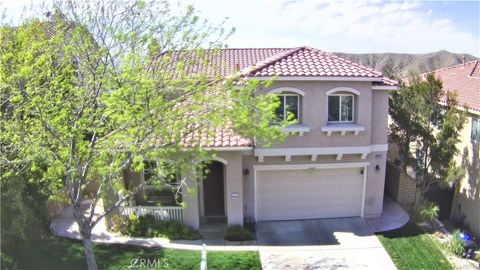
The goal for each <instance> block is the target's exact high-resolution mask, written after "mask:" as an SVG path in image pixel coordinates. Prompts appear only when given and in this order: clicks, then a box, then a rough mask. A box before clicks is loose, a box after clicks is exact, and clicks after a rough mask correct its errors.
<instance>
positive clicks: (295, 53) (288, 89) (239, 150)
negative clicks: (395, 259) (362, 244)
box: [122, 47, 398, 228]
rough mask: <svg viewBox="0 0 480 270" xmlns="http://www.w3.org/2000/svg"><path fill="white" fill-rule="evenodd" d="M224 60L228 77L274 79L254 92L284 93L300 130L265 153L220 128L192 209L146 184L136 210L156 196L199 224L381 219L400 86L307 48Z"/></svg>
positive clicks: (249, 52) (236, 52)
mask: <svg viewBox="0 0 480 270" xmlns="http://www.w3.org/2000/svg"><path fill="white" fill-rule="evenodd" d="M217 57H220V58H221V59H222V61H225V63H226V64H227V65H226V66H227V68H226V71H225V74H226V75H228V73H232V72H236V71H238V70H244V71H246V74H245V75H246V76H245V78H246V79H247V80H248V79H254V80H267V79H268V80H269V79H271V78H272V77H275V78H276V79H275V81H274V83H273V84H272V85H271V86H269V87H268V88H266V89H259V90H258V92H257V94H259V95H262V94H276V95H278V97H279V98H280V101H281V106H280V108H279V109H278V111H277V115H278V117H279V118H280V119H281V118H282V117H285V115H286V114H287V112H289V113H291V114H293V115H294V116H295V118H296V119H297V120H298V124H295V125H292V126H289V127H286V128H284V132H286V133H288V136H287V138H286V139H285V141H283V142H282V143H278V144H275V145H273V146H271V147H268V148H267V147H263V146H262V145H260V144H258V143H256V142H255V141H253V140H251V139H249V138H243V137H241V136H239V135H237V134H235V133H234V132H233V131H232V130H230V129H225V130H216V132H215V136H214V137H213V138H202V139H201V142H202V145H201V146H202V147H204V148H207V149H212V150H215V151H217V153H218V154H217V156H218V157H217V158H216V160H214V161H213V162H211V163H210V165H209V168H208V169H209V170H208V171H209V173H208V174H207V175H206V176H205V178H204V179H203V180H202V181H195V179H191V180H190V181H191V183H192V184H194V185H197V183H198V188H197V191H196V192H195V193H194V194H191V193H190V194H187V193H185V194H183V195H182V196H183V197H182V200H183V202H185V203H186V207H185V208H183V209H182V208H181V207H179V206H175V204H174V200H173V199H172V194H168V192H163V193H162V192H161V191H160V192H157V193H154V192H150V191H149V187H146V188H145V189H144V191H143V193H141V194H140V195H139V196H137V198H136V201H135V202H133V204H136V205H137V207H140V206H138V205H141V204H148V200H149V199H148V198H149V196H150V197H151V198H153V199H152V200H154V201H157V202H158V201H161V202H162V207H159V209H160V208H161V209H160V210H161V211H163V212H164V213H167V214H168V215H170V216H174V217H176V219H179V220H182V222H183V223H185V224H187V225H190V226H192V227H194V228H199V227H200V225H201V224H203V223H205V222H208V221H209V220H216V221H217V222H218V221H224V222H225V223H228V224H243V223H244V222H257V221H267V220H295V219H317V218H335V217H378V216H380V215H381V213H382V205H383V198H384V184H385V167H386V153H387V148H388V145H387V117H388V95H389V91H391V90H396V89H397V88H398V87H397V84H396V82H395V81H392V80H389V79H387V78H385V77H383V75H382V74H381V73H380V72H378V71H375V70H373V69H371V68H369V67H365V66H362V65H359V64H356V63H352V62H350V61H348V60H346V59H343V58H341V57H338V56H336V55H334V54H330V53H326V52H323V51H320V50H317V49H314V48H309V47H298V48H245V49H223V50H221V51H220V52H219V54H218V56H217ZM222 72H223V71H222ZM199 136H200V137H201V134H200V135H199ZM147 167H148V166H147ZM147 167H146V169H145V171H144V172H140V173H137V172H133V171H131V170H127V171H125V174H124V176H125V182H126V183H128V182H135V183H138V182H141V181H144V179H146V178H148V177H149V172H148V169H147ZM169 205H170V206H169ZM145 209H146V210H145ZM148 209H149V208H148V207H145V208H144V210H143V211H144V212H145V211H149V210H148ZM137 210H138V209H137ZM122 211H124V212H128V211H130V210H128V207H124V208H123V210H122Z"/></svg>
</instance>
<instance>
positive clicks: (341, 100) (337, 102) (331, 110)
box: [328, 94, 355, 123]
mask: <svg viewBox="0 0 480 270" xmlns="http://www.w3.org/2000/svg"><path fill="white" fill-rule="evenodd" d="M354 101H355V100H354V95H352V94H332V95H329V96H328V122H329V123H353V122H354V119H355V105H354V103H355V102H354Z"/></svg>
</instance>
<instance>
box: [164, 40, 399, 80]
mask: <svg viewBox="0 0 480 270" xmlns="http://www.w3.org/2000/svg"><path fill="white" fill-rule="evenodd" d="M182 53H184V52H176V53H174V54H173V55H172V57H173V59H176V58H177V59H178V58H180V57H184V56H185V55H186V57H187V58H188V59H191V60H192V59H193V61H192V63H191V65H190V66H189V67H188V72H190V73H196V72H198V71H199V70H202V71H203V72H207V73H209V74H210V75H221V76H224V77H225V76H232V75H234V74H238V73H239V72H240V74H241V75H243V76H247V77H253V78H255V77H271V76H279V77H312V78H313V77H350V78H372V79H374V80H380V83H379V84H380V85H382V82H383V84H384V85H397V82H395V81H393V80H390V79H388V78H385V77H383V75H382V73H381V72H379V71H376V70H374V69H372V68H370V67H367V66H363V65H360V64H357V63H354V62H351V61H349V60H347V59H345V58H342V57H339V56H337V55H335V54H331V53H327V52H324V51H321V50H318V49H315V48H310V47H297V48H238V49H235V48H227V49H220V50H218V51H212V50H206V51H204V53H205V56H204V59H207V61H208V65H204V64H200V63H199V62H200V61H195V59H196V58H198V54H197V53H196V52H194V53H192V54H188V53H187V54H185V55H183V56H182V55H181V54H182Z"/></svg>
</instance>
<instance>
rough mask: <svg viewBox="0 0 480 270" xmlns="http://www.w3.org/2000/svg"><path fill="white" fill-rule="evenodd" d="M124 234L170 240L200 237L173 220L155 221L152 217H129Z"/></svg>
mask: <svg viewBox="0 0 480 270" xmlns="http://www.w3.org/2000/svg"><path fill="white" fill-rule="evenodd" d="M125 234H127V235H130V236H135V237H164V238H168V239H170V240H178V239H184V240H197V239H200V235H199V234H198V233H197V232H196V231H194V230H193V229H192V228H190V227H188V226H186V225H184V224H182V223H180V222H178V221H175V220H171V221H157V220H156V219H155V217H154V216H152V215H144V216H140V217H136V216H135V215H131V216H130V217H129V219H128V225H127V229H126V230H125Z"/></svg>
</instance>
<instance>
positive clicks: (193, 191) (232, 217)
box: [182, 152, 244, 229]
mask: <svg viewBox="0 0 480 270" xmlns="http://www.w3.org/2000/svg"><path fill="white" fill-rule="evenodd" d="M217 157H218V158H219V159H217V160H218V161H220V162H222V163H223V162H225V161H226V164H224V170H225V171H224V176H225V179H224V181H225V193H224V196H225V208H226V209H225V210H226V211H225V214H226V216H227V223H228V224H230V225H243V200H244V196H243V181H242V177H243V176H242V175H243V174H242V153H241V152H218V153H217ZM187 179H188V180H187V186H188V188H184V190H183V191H182V194H183V195H184V197H183V201H184V202H185V203H186V208H185V209H184V210H183V222H184V223H185V224H187V225H189V226H192V227H193V228H195V229H198V228H199V226H200V216H201V215H202V214H201V213H202V212H203V211H202V209H201V208H202V207H203V203H202V202H201V200H202V196H201V192H200V189H201V186H202V185H201V183H199V182H198V181H197V180H196V179H193V177H187ZM233 194H235V195H236V194H238V197H237V196H232V195H233Z"/></svg>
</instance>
